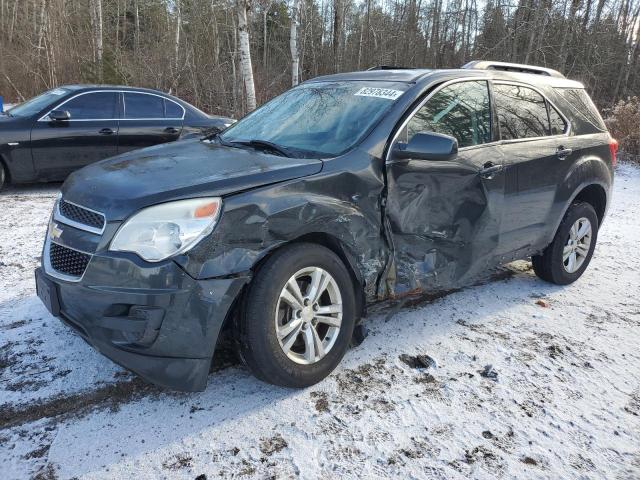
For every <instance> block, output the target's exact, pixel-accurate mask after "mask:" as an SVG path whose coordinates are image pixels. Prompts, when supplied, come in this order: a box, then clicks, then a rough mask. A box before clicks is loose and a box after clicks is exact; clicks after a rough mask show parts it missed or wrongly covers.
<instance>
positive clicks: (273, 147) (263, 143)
mask: <svg viewBox="0 0 640 480" xmlns="http://www.w3.org/2000/svg"><path fill="white" fill-rule="evenodd" d="M226 143H231V144H234V143H235V144H238V145H248V146H249V147H254V148H256V149H261V150H270V151H272V152H275V153H277V154H279V155H281V156H283V157H289V158H290V157H293V156H294V155H293V153H292V152H291V151H290V150H289V149H288V148H286V147H283V146H282V145H278V144H277V143H273V142H269V141H267V140H258V139H254V140H236V141H231V142H226Z"/></svg>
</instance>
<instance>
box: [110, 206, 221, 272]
mask: <svg viewBox="0 0 640 480" xmlns="http://www.w3.org/2000/svg"><path fill="white" fill-rule="evenodd" d="M220 210H222V199H220V198H211V197H209V198H194V199H190V200H178V201H176V202H169V203H163V204H160V205H155V206H153V207H148V208H145V209H143V210H140V211H139V212H138V213H136V214H135V215H134V216H132V217H131V218H129V220H127V221H126V222H125V223H124V225H122V226H121V227H120V229H119V230H118V232H117V233H116V236H115V237H114V239H113V240H112V241H111V247H110V250H115V251H121V252H134V253H137V254H138V255H139V256H140V257H142V258H143V259H145V260H147V261H149V262H159V261H160V260H164V259H165V258H169V257H171V256H174V255H178V254H180V253H184V252H186V251H188V250H190V249H191V248H192V247H193V246H194V245H195V244H197V243H198V242H199V241H200V240H202V239H203V238H204V237H206V236H207V235H208V234H209V233H211V232H212V231H213V228H214V227H215V226H216V223H217V221H218V218H219V216H220Z"/></svg>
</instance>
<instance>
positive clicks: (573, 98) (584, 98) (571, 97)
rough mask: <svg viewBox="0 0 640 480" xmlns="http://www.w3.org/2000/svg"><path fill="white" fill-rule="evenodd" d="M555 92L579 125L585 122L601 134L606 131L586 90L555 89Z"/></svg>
mask: <svg viewBox="0 0 640 480" xmlns="http://www.w3.org/2000/svg"><path fill="white" fill-rule="evenodd" d="M555 91H556V93H557V94H558V95H560V97H561V98H562V100H564V101H565V102H566V103H567V104H568V105H569V107H570V108H571V113H572V115H573V116H575V117H577V118H576V119H577V120H579V121H580V122H581V123H585V122H586V123H587V124H589V125H591V126H592V127H595V128H596V129H597V130H600V131H603V132H604V131H606V130H607V127H606V126H605V124H604V121H603V120H602V117H601V116H600V113H599V112H598V109H597V108H596V106H595V105H594V104H593V102H592V101H591V98H590V97H589V95H588V94H587V92H586V90H584V89H583V88H556V89H555ZM563 110H564V108H563ZM572 122H573V119H572Z"/></svg>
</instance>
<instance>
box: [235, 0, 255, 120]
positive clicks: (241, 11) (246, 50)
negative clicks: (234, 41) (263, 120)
mask: <svg viewBox="0 0 640 480" xmlns="http://www.w3.org/2000/svg"><path fill="white" fill-rule="evenodd" d="M250 8H251V0H237V9H238V37H239V43H240V71H241V74H242V81H243V83H244V89H245V93H246V96H247V102H246V104H247V110H248V111H251V110H255V108H256V87H255V83H254V81H253V66H252V64H251V47H250V43H249V25H248V22H247V17H248V13H249V9H250Z"/></svg>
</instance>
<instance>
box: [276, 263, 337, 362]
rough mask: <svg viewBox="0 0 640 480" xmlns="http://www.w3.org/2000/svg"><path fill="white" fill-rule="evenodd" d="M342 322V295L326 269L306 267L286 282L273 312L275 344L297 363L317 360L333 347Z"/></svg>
mask: <svg viewBox="0 0 640 480" xmlns="http://www.w3.org/2000/svg"><path fill="white" fill-rule="evenodd" d="M341 324H342V295H341V293H340V289H339V287H338V284H337V282H336V281H335V279H334V278H333V277H332V276H331V274H330V273H329V272H327V271H326V270H323V269H322V268H319V267H306V268H303V269H301V270H299V271H297V272H296V273H295V274H293V276H292V277H291V278H290V279H289V280H288V281H287V283H286V284H285V286H284V287H283V289H282V292H281V293H280V297H279V298H278V303H277V305H276V311H275V327H276V336H277V338H278V343H279V344H280V347H281V348H282V351H283V352H284V353H285V354H286V355H287V357H288V358H289V359H290V360H292V361H294V362H296V363H299V364H304V365H310V364H313V363H316V362H319V361H320V360H321V359H322V358H323V357H325V356H326V355H327V353H329V351H330V350H331V348H332V347H333V346H334V344H335V342H336V340H337V338H338V334H339V333H340V326H341Z"/></svg>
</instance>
